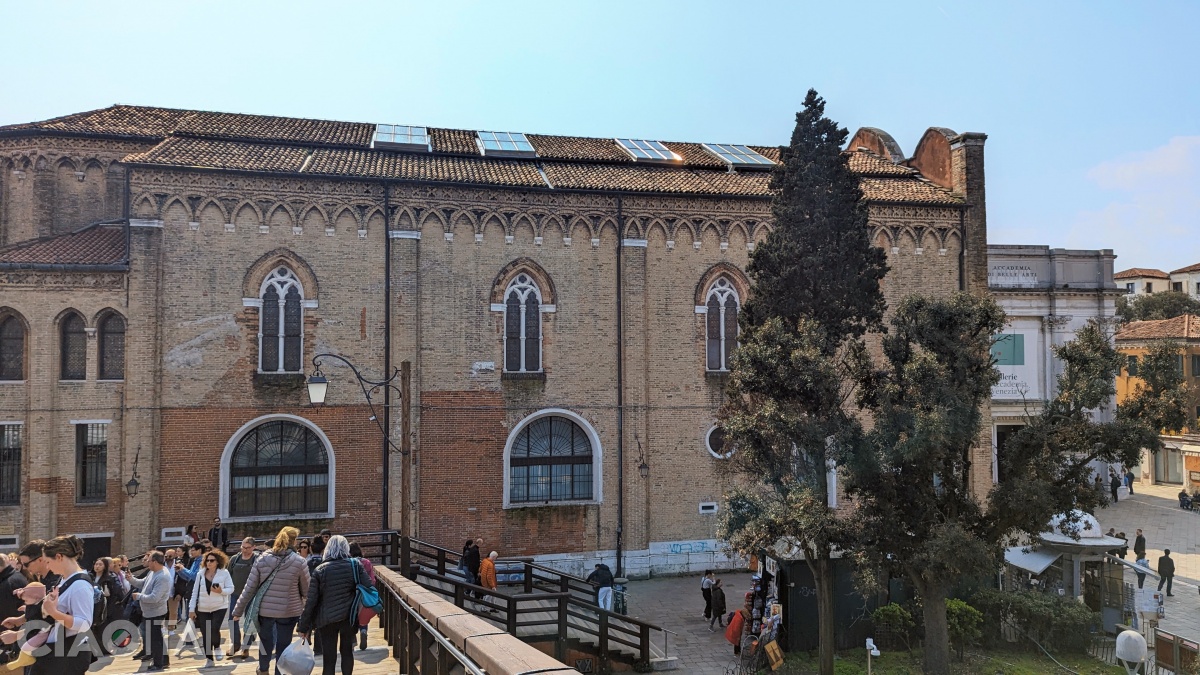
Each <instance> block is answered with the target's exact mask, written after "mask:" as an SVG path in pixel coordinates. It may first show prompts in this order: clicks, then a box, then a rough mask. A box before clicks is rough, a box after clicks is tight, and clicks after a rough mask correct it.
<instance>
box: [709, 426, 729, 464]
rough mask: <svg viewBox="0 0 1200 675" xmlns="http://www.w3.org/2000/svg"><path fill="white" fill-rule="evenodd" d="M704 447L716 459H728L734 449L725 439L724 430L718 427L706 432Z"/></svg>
mask: <svg viewBox="0 0 1200 675" xmlns="http://www.w3.org/2000/svg"><path fill="white" fill-rule="evenodd" d="M705 445H707V446H708V452H709V454H711V455H712V456H713V457H716V458H717V459H729V456H730V455H732V454H733V451H734V449H735V448H734V447H733V446H732V445H730V444H729V442H728V440H727V439H726V438H725V429H723V428H722V427H720V426H716V427H713V428H711V429H709V430H708V435H707V436H706V437H705Z"/></svg>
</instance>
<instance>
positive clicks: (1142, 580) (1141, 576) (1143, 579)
mask: <svg viewBox="0 0 1200 675" xmlns="http://www.w3.org/2000/svg"><path fill="white" fill-rule="evenodd" d="M1137 577H1138V588H1141V587H1142V584H1144V583H1146V575H1145V574H1139V575H1137Z"/></svg>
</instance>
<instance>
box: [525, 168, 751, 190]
mask: <svg viewBox="0 0 1200 675" xmlns="http://www.w3.org/2000/svg"><path fill="white" fill-rule="evenodd" d="M543 168H544V169H545V171H546V178H548V179H549V180H550V183H551V185H553V186H554V187H555V188H560V189H574V190H624V191H629V192H671V193H676V194H695V195H744V196H765V195H767V194H768V193H767V191H766V180H767V179H768V177H767V175H766V172H758V173H757V174H756V173H753V172H747V173H742V174H729V173H728V172H726V171H724V170H722V171H702V170H695V171H693V170H691V169H687V168H683V167H679V168H675V167H660V166H638V165H634V166H616V165H611V164H566V163H559V162H547V163H546V164H545V165H544V167H543Z"/></svg>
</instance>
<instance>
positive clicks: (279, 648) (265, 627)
mask: <svg viewBox="0 0 1200 675" xmlns="http://www.w3.org/2000/svg"><path fill="white" fill-rule="evenodd" d="M299 618H300V617H298V616H293V617H290V618H285V619H276V618H273V617H269V616H260V617H258V639H259V641H260V642H261V644H260V645H259V647H258V669H259V670H261V671H263V672H264V673H267V672H270V671H271V658H272V657H274V658H279V655H280V654H282V653H283V650H285V649H287V646H288V645H290V644H291V643H292V632H293V631H295V630H296V621H297V620H298V619H299ZM275 675H279V668H276V669H275Z"/></svg>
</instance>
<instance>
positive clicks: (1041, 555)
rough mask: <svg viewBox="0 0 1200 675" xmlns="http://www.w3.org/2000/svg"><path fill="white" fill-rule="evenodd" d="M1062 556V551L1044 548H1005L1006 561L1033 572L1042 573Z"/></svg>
mask: <svg viewBox="0 0 1200 675" xmlns="http://www.w3.org/2000/svg"><path fill="white" fill-rule="evenodd" d="M1061 557H1062V553H1059V552H1058V551H1051V550H1048V549H1044V548H1035V549H1026V548H1025V547H1024V546H1013V547H1010V548H1007V549H1005V550H1004V562H1006V563H1008V564H1009V565H1012V566H1013V567H1019V568H1021V569H1023V570H1025V571H1027V572H1030V573H1032V574H1041V573H1042V572H1045V571H1046V568H1047V567H1049V566H1051V565H1053V564H1054V563H1055V561H1057V560H1058V559H1059V558H1061Z"/></svg>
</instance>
